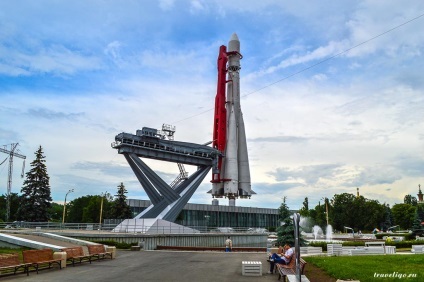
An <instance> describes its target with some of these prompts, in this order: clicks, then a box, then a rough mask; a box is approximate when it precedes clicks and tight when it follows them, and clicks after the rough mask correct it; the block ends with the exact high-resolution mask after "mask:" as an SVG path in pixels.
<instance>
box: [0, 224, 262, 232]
mask: <svg viewBox="0 0 424 282" xmlns="http://www.w3.org/2000/svg"><path fill="white" fill-rule="evenodd" d="M119 223H120V221H113V222H110V223H102V224H99V223H61V222H26V221H14V222H1V223H0V230H4V231H5V230H18V229H19V230H28V231H42V230H80V231H93V232H95V231H98V232H104V231H109V232H111V231H113V229H115V227H117V226H118V224H119ZM116 232H120V233H155V234H170V233H186V234H189V233H215V234H223V233H224V234H231V233H252V234H269V232H268V231H267V230H266V229H264V228H247V227H208V226H177V227H175V226H171V225H170V226H149V225H143V226H140V225H136V224H132V225H131V224H130V225H126V226H125V227H124V228H120V230H119V231H116Z"/></svg>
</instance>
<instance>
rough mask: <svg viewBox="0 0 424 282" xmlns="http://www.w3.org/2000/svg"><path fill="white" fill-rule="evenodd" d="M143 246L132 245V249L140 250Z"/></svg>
mask: <svg viewBox="0 0 424 282" xmlns="http://www.w3.org/2000/svg"><path fill="white" fill-rule="evenodd" d="M140 250H141V247H140V246H131V251H140Z"/></svg>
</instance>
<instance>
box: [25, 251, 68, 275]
mask: <svg viewBox="0 0 424 282" xmlns="http://www.w3.org/2000/svg"><path fill="white" fill-rule="evenodd" d="M22 256H23V257H24V263H26V264H28V269H29V268H30V267H33V268H34V269H35V270H36V271H37V274H38V270H39V269H40V266H44V265H48V266H49V267H48V268H51V266H52V265H53V264H54V263H57V265H59V268H60V269H62V264H61V259H54V258H53V250H52V249H42V250H27V251H22Z"/></svg>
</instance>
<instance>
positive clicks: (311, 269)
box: [304, 263, 337, 282]
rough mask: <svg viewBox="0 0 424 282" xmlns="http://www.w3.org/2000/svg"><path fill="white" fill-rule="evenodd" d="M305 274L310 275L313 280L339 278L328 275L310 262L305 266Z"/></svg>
mask: <svg viewBox="0 0 424 282" xmlns="http://www.w3.org/2000/svg"><path fill="white" fill-rule="evenodd" d="M304 274H305V275H306V277H308V279H309V281H311V282H336V281H337V279H335V278H333V277H331V276H330V275H328V274H327V273H326V272H324V270H322V269H321V268H319V267H316V266H315V265H313V264H312V263H308V264H307V265H306V266H305V270H304Z"/></svg>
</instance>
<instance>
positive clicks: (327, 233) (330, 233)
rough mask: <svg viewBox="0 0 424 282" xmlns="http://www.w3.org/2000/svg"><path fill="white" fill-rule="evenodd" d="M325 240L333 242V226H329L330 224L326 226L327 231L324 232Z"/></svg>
mask: <svg viewBox="0 0 424 282" xmlns="http://www.w3.org/2000/svg"><path fill="white" fill-rule="evenodd" d="M325 239H326V241H332V240H333V226H331V225H330V224H329V225H327V229H326V230H325Z"/></svg>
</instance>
